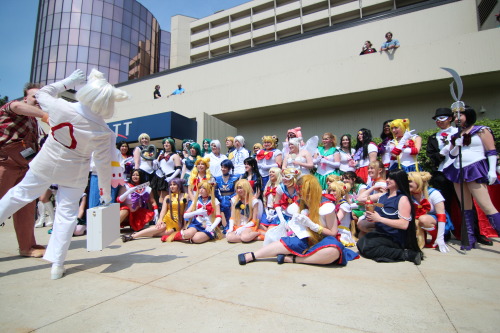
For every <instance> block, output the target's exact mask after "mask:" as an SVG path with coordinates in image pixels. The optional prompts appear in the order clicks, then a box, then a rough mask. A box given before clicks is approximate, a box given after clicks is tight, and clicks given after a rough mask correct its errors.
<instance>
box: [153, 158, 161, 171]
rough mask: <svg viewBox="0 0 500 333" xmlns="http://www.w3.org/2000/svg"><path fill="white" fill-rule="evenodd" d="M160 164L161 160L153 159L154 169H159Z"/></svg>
mask: <svg viewBox="0 0 500 333" xmlns="http://www.w3.org/2000/svg"><path fill="white" fill-rule="evenodd" d="M159 166H160V162H158V160H153V169H154V170H158V168H159Z"/></svg>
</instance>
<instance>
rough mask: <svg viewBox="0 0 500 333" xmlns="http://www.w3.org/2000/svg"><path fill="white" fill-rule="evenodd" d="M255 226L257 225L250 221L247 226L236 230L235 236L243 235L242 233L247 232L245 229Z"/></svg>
mask: <svg viewBox="0 0 500 333" xmlns="http://www.w3.org/2000/svg"><path fill="white" fill-rule="evenodd" d="M254 225H255V223H253V221H249V222H247V223H246V224H245V225H243V226H241V227H239V228H238V229H236V231H235V234H237V235H241V233H242V232H243V231H244V230H245V229H248V228H251V227H253V226H254Z"/></svg>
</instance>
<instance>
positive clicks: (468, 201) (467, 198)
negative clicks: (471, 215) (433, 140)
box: [453, 183, 472, 210]
mask: <svg viewBox="0 0 500 333" xmlns="http://www.w3.org/2000/svg"><path fill="white" fill-rule="evenodd" d="M453 186H454V187H455V192H456V193H457V197H458V201H459V202H460V204H462V201H461V198H460V184H458V183H453ZM463 207H464V210H471V209H472V194H471V193H470V191H469V186H468V183H465V184H464V203H463Z"/></svg>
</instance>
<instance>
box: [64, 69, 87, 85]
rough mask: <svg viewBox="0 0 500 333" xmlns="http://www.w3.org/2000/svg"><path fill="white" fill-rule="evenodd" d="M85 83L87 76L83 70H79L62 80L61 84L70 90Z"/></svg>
mask: <svg viewBox="0 0 500 333" xmlns="http://www.w3.org/2000/svg"><path fill="white" fill-rule="evenodd" d="M82 82H85V74H84V73H83V71H82V70H81V69H77V70H76V71H74V72H73V73H71V75H70V76H68V77H67V78H65V79H64V80H61V83H62V84H63V85H64V87H65V88H67V89H69V88H70V87H74V86H76V85H77V84H79V83H82Z"/></svg>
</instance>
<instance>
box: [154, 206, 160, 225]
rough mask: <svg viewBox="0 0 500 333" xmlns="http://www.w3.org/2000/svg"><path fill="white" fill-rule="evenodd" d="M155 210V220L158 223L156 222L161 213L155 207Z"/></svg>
mask: <svg viewBox="0 0 500 333" xmlns="http://www.w3.org/2000/svg"><path fill="white" fill-rule="evenodd" d="M154 212H155V217H154V219H153V221H155V223H156V222H158V215H159V214H158V209H155V210H154Z"/></svg>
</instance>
